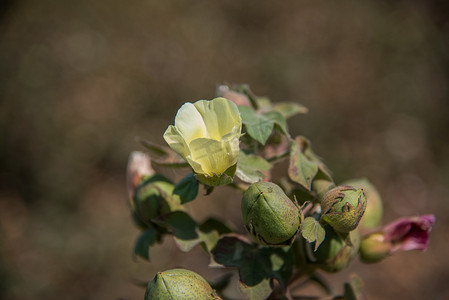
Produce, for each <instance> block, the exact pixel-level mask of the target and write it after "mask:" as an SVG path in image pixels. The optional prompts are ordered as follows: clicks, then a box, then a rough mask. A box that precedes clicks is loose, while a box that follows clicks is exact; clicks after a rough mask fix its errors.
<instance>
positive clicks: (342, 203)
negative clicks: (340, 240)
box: [321, 185, 367, 232]
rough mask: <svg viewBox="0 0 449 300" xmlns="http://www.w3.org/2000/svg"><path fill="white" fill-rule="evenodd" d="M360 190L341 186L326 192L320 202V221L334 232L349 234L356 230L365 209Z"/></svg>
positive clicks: (364, 198)
mask: <svg viewBox="0 0 449 300" xmlns="http://www.w3.org/2000/svg"><path fill="white" fill-rule="evenodd" d="M366 203H367V200H366V197H365V194H364V193H363V190H362V189H356V188H354V187H351V186H348V185H341V186H337V187H336V188H333V189H332V190H330V191H329V192H327V193H326V194H325V195H324V197H323V200H322V201H321V221H324V222H326V223H328V224H329V225H331V226H332V227H333V228H334V229H335V230H336V231H339V232H350V231H352V230H354V229H356V228H357V226H358V224H359V222H360V219H361V218H362V216H363V214H364V212H365V209H366Z"/></svg>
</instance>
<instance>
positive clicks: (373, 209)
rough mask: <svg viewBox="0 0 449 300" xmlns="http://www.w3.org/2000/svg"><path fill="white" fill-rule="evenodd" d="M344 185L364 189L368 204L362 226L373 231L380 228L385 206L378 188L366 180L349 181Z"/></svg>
mask: <svg viewBox="0 0 449 300" xmlns="http://www.w3.org/2000/svg"><path fill="white" fill-rule="evenodd" d="M344 184H345V185H349V186H353V187H355V188H358V189H363V192H364V193H365V196H366V199H367V204H366V210H365V214H364V215H363V217H362V220H361V221H360V226H361V227H362V228H366V229H373V228H376V227H377V226H379V225H380V223H381V221H382V215H383V205H382V198H381V197H380V194H379V192H378V191H377V189H376V187H375V186H374V185H373V184H372V183H371V182H369V181H368V180H367V179H366V178H361V179H352V180H348V181H345V182H344Z"/></svg>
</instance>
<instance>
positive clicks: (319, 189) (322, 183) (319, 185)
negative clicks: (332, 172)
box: [312, 169, 335, 199]
mask: <svg viewBox="0 0 449 300" xmlns="http://www.w3.org/2000/svg"><path fill="white" fill-rule="evenodd" d="M334 187H335V183H334V180H333V179H332V178H331V177H330V176H329V175H328V174H326V173H325V172H323V171H322V170H321V169H319V170H318V173H317V175H316V176H315V178H314V179H313V182H312V190H314V191H315V192H316V193H317V195H318V198H319V199H321V198H322V197H323V196H324V195H325V194H326V193H327V192H328V191H329V190H331V189H333V188H334Z"/></svg>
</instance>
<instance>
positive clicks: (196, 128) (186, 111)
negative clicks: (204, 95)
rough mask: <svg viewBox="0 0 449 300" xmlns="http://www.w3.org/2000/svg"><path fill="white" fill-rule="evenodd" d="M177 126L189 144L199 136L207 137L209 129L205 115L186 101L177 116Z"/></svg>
mask: <svg viewBox="0 0 449 300" xmlns="http://www.w3.org/2000/svg"><path fill="white" fill-rule="evenodd" d="M175 127H176V129H177V130H178V131H179V133H180V134H181V135H182V136H183V138H184V140H185V142H186V143H187V144H189V143H190V142H191V141H192V140H194V139H197V138H204V137H207V129H206V125H205V124H204V120H203V117H202V116H201V114H200V113H199V112H198V110H197V109H196V107H195V105H193V104H192V103H189V102H187V103H185V104H184V105H183V106H181V108H180V109H179V110H178V113H177V114H176V117H175Z"/></svg>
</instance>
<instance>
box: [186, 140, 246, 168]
mask: <svg viewBox="0 0 449 300" xmlns="http://www.w3.org/2000/svg"><path fill="white" fill-rule="evenodd" d="M238 146H239V145H238V139H235V140H232V141H216V140H213V139H206V138H200V139H196V140H193V141H192V142H191V143H190V145H189V149H190V157H189V158H190V159H191V160H193V161H194V162H196V163H198V164H199V165H200V166H201V168H202V171H203V172H201V173H204V174H208V175H210V176H213V175H214V174H221V173H223V172H224V171H226V169H228V168H229V167H231V166H233V165H234V164H235V163H236V162H237V158H238V151H239V148H238ZM192 167H193V166H192ZM195 171H197V170H195ZM197 173H199V172H197Z"/></svg>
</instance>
